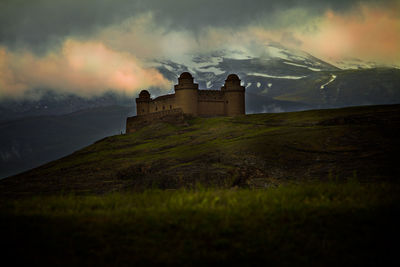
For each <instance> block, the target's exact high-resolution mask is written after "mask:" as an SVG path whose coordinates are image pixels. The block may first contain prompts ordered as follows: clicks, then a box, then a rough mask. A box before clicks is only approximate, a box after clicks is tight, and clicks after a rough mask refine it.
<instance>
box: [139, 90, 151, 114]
mask: <svg viewBox="0 0 400 267" xmlns="http://www.w3.org/2000/svg"><path fill="white" fill-rule="evenodd" d="M150 101H151V98H150V93H149V92H148V91H147V90H142V91H141V92H140V94H139V97H138V98H136V115H137V116H140V115H146V114H149V112H150V110H149V109H150Z"/></svg>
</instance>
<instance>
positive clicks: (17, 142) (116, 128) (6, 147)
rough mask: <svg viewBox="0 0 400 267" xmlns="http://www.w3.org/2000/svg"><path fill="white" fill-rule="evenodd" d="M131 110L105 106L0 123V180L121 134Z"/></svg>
mask: <svg viewBox="0 0 400 267" xmlns="http://www.w3.org/2000/svg"><path fill="white" fill-rule="evenodd" d="M131 111H132V108H128V107H121V106H108V107H98V108H92V109H86V110H82V111H77V112H74V113H70V114H64V115H51V116H37V117H25V118H21V119H18V120H13V121H5V122H0V133H1V134H0V137H1V138H0V178H2V177H6V176H8V175H12V174H15V173H18V172H21V171H24V170H27V169H30V168H33V167H36V166H39V165H41V164H43V163H46V162H48V161H50V160H54V159H57V158H60V157H62V156H65V155H67V154H69V153H72V152H73V151H75V150H77V149H80V148H82V147H84V146H87V145H89V144H91V143H92V142H94V141H95V140H98V139H101V138H103V137H106V136H110V135H116V134H119V133H121V132H123V131H124V130H125V119H126V117H127V116H128V114H129V113H130V112H131Z"/></svg>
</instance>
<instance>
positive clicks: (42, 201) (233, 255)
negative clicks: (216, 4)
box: [0, 180, 400, 266]
mask: <svg viewBox="0 0 400 267" xmlns="http://www.w3.org/2000/svg"><path fill="white" fill-rule="evenodd" d="M399 189H400V187H399V185H397V184H388V183H373V184H370V183H369V184H360V183H358V182H356V181H355V180H351V181H349V182H347V183H333V182H328V183H306V184H300V185H286V186H279V187H276V188H269V189H263V190H249V189H236V190H222V189H204V188H203V189H202V188H200V189H199V188H198V189H194V190H184V189H180V190H171V191H168V190H167V191H161V190H148V191H144V192H142V193H132V194H128V193H113V194H106V195H103V196H99V195H97V196H94V195H90V196H76V195H59V196H47V197H45V196H41V197H40V196H36V197H32V198H22V199H17V200H12V199H8V200H5V201H2V202H1V203H0V234H1V237H2V243H3V244H7V249H6V250H5V251H3V252H4V255H6V256H8V257H11V258H13V260H14V262H15V263H18V262H20V261H21V262H25V263H26V262H28V263H30V264H42V265H43V264H44V265H47V264H58V265H74V264H77V263H79V264H80V265H129V266H133V265H135V266H136V265H172V266H176V265H184V266H188V265H196V266H204V265H206V264H235V265H237V264H240V265H244V266H254V265H263V266H265V265H272V266H274V265H292V266H299V265H305V266H338V265H343V264H344V265H364V264H372V265H379V264H384V263H385V261H388V260H390V259H391V257H393V256H394V255H395V254H394V253H395V251H396V247H394V246H391V241H394V240H391V239H394V238H395V234H396V233H397V231H398V229H397V228H398V225H399V224H398V223H399V220H398V219H397V218H396V216H395V214H398V212H399V211H400V210H399V207H400V206H399V198H400V195H399V192H400V191H399Z"/></svg>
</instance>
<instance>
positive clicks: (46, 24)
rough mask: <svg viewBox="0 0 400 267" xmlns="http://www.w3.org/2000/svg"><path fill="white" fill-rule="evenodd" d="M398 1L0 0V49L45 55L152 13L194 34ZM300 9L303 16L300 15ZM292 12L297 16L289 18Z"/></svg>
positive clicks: (270, 24) (277, 24)
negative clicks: (51, 49) (66, 43)
mask: <svg viewBox="0 0 400 267" xmlns="http://www.w3.org/2000/svg"><path fill="white" fill-rule="evenodd" d="M396 1H397V0H363V1H361V0H324V1H322V0H269V1H265V0H248V1H246V2H245V3H244V2H243V1H242V0H202V1H198V0H185V1H182V0H85V1H70V0H57V1H54V0H36V1H31V0H18V1H17V0H2V1H1V2H0V44H3V45H5V46H7V47H9V48H13V49H14V48H21V47H24V48H25V47H29V49H31V50H33V51H35V52H37V53H39V52H40V53H45V52H46V51H47V49H48V48H49V47H52V46H54V45H55V44H58V45H61V44H62V43H63V42H64V39H65V38H70V37H71V36H74V37H77V36H87V35H92V34H94V33H95V32H97V31H98V30H99V29H102V28H104V27H108V26H110V25H114V24H119V23H121V22H122V21H125V20H126V19H128V18H134V17H137V16H141V15H142V14H146V13H151V14H152V16H153V17H154V20H155V22H156V24H157V25H162V26H163V27H164V28H168V29H169V30H175V31H191V32H193V33H199V32H201V31H202V30H203V29H204V28H207V27H233V28H235V29H240V28H243V27H247V26H249V25H252V26H257V25H262V26H263V27H264V28H268V29H276V28H280V27H288V26H291V25H296V24H299V23H306V22H307V21H308V20H310V19H313V17H315V16H320V15H321V14H323V13H324V12H325V11H326V10H327V9H330V10H332V11H334V12H339V13H343V12H347V11H349V10H351V9H353V8H354V7H355V6H357V5H359V3H361V2H362V3H368V4H376V5H379V6H387V5H389V4H391V3H393V2H396ZM299 10H302V13H300V12H299ZM291 11H294V12H295V13H296V16H293V15H292V13H293V12H292V13H291Z"/></svg>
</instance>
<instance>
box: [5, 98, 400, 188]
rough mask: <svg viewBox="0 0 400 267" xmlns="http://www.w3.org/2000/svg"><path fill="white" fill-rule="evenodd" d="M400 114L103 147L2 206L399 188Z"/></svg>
mask: <svg viewBox="0 0 400 267" xmlns="http://www.w3.org/2000/svg"><path fill="white" fill-rule="evenodd" d="M399 134H400V105H390V106H366V107H353V108H343V109H330V110H310V111H303V112H293V113H279V114H253V115H246V116H240V117H235V118H229V117H219V118H208V119H205V118H187V119H186V121H184V122H181V123H177V124H175V125H172V124H167V123H155V124H152V125H149V126H147V127H145V128H143V129H141V130H140V131H137V132H135V133H133V134H129V135H117V136H111V137H108V138H105V139H103V140H100V141H98V142H96V143H95V144H93V145H90V146H88V147H86V148H84V149H81V150H79V151H77V152H75V153H73V154H71V155H69V156H67V157H65V158H62V159H60V160H56V161H53V162H51V163H48V164H46V165H44V166H42V167H39V168H37V169H34V170H31V171H28V172H26V173H23V174H21V175H18V176H14V177H10V178H6V179H3V180H2V181H0V193H1V194H2V195H3V196H7V195H15V194H17V195H20V194H24V195H25V194H37V193H41V194H48V193H50V194H52V193H58V192H71V191H73V192H75V193H104V192H110V191H120V190H133V189H134V190H136V189H145V188H150V187H151V188H163V189H168V188H178V187H182V186H184V187H191V186H193V185H195V184H197V183H201V184H204V185H211V186H221V187H232V186H239V187H241V186H243V187H247V186H250V187H268V186H271V185H276V184H279V183H282V182H288V181H301V180H310V179H311V180H313V179H318V180H321V179H322V180H324V179H338V180H345V179H359V180H364V181H366V180H382V179H389V180H394V179H396V177H397V175H398V174H399V173H400V172H399V171H400V167H399V165H398V164H397V162H396V161H395V158H396V156H397V155H398V154H399V147H400V146H399V145H400V141H399V138H398V136H399Z"/></svg>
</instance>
